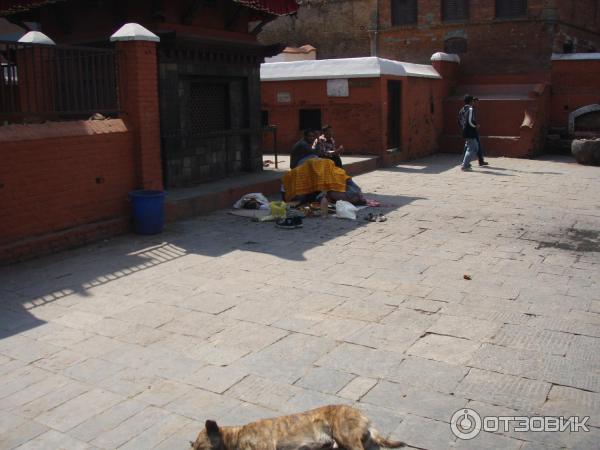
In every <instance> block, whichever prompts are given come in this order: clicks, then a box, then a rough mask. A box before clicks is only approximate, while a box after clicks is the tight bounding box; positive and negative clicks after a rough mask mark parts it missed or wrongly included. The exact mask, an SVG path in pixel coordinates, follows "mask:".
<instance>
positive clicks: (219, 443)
mask: <svg viewBox="0 0 600 450" xmlns="http://www.w3.org/2000/svg"><path fill="white" fill-rule="evenodd" d="M204 426H205V427H206V435H207V436H208V440H209V441H210V446H211V447H212V448H213V449H221V448H223V439H222V438H221V430H220V429H219V425H217V422H215V421H214V420H207V421H206V422H205V423H204Z"/></svg>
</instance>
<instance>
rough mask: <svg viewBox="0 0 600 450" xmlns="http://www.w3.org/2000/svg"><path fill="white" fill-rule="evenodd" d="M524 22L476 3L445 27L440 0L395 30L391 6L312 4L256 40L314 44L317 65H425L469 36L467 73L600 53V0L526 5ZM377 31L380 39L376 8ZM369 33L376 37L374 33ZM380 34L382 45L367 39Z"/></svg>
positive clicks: (424, 1) (485, 1) (345, 0)
mask: <svg viewBox="0 0 600 450" xmlns="http://www.w3.org/2000/svg"><path fill="white" fill-rule="evenodd" d="M527 4H528V9H527V14H526V15H524V16H522V17H516V18H510V19H501V18H496V10H495V0H471V1H470V17H469V19H468V20H467V21H464V22H450V21H444V20H443V18H442V7H441V5H442V0H418V17H417V23H416V24H414V25H403V26H393V25H392V22H391V0H379V1H377V2H375V1H374V0H341V1H336V2H324V1H318V0H315V1H311V2H310V6H305V5H303V6H302V7H301V8H300V10H299V12H298V18H297V19H290V18H287V17H285V18H280V19H278V20H276V21H274V22H272V23H271V24H269V25H268V26H267V27H265V29H264V30H263V32H262V33H261V34H260V35H259V39H260V40H261V41H262V42H265V43H274V42H283V43H286V44H290V45H291V44H297V45H301V44H306V43H310V44H312V45H313V46H315V47H316V48H317V57H318V58H319V59H328V58H340V57H351V56H352V57H356V56H367V55H370V54H371V50H372V49H373V50H374V49H375V47H378V52H377V53H376V55H377V56H380V57H383V58H390V59H395V60H399V61H408V62H416V63H424V64H427V63H428V62H429V57H430V56H431V55H432V54H433V53H435V52H438V51H444V42H445V40H446V39H448V38H452V37H455V38H456V37H458V38H460V37H464V38H465V39H466V41H467V51H466V52H465V53H463V54H461V60H462V64H461V72H462V74H463V75H469V76H471V75H485V74H524V73H532V72H544V71H545V72H548V71H549V69H550V55H551V53H552V51H555V52H562V51H563V44H564V43H566V42H568V41H573V43H574V48H573V51H593V50H594V49H596V51H600V4H599V2H598V1H597V0H572V1H571V0H569V1H564V0H528V2H527ZM376 5H378V7H379V24H378V27H379V30H378V31H377V34H376V33H375V31H374V30H375V28H376V25H375V24H376V22H377V21H376V17H377V8H376ZM369 30H371V31H369ZM375 35H377V36H378V39H377V41H378V44H377V46H375V45H374V44H373V43H371V44H370V40H371V38H372V37H374V36H375Z"/></svg>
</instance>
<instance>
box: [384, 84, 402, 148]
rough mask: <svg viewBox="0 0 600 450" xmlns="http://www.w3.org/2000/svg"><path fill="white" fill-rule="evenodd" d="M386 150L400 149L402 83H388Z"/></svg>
mask: <svg viewBox="0 0 600 450" xmlns="http://www.w3.org/2000/svg"><path fill="white" fill-rule="evenodd" d="M387 87H388V148H395V149H398V150H399V149H400V142H401V139H400V130H401V119H402V115H401V111H402V109H401V107H402V82H401V81H388V85H387Z"/></svg>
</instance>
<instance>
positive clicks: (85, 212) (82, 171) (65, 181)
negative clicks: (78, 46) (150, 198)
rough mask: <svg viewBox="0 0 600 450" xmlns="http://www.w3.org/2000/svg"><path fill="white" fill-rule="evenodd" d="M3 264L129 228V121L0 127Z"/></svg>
mask: <svg viewBox="0 0 600 450" xmlns="http://www.w3.org/2000/svg"><path fill="white" fill-rule="evenodd" d="M0 158H1V159H2V161H3V164H2V165H0V205H1V208H0V210H1V211H2V220H0V262H7V261H14V260H18V259H25V258H27V257H30V256H32V255H39V254H43V253H47V252H49V251H54V250H57V249H61V248H67V247H71V246H73V245H78V244H82V243H85V242H90V241H92V240H97V239H99V238H102V237H104V236H110V235H114V234H116V233H118V232H124V231H126V230H127V229H128V228H129V203H128V201H127V193H128V192H129V191H131V190H132V189H134V188H135V186H136V177H135V158H134V139H133V134H132V133H131V132H130V131H129V130H128V129H127V128H126V126H125V124H124V123H123V121H122V120H118V119H115V120H105V121H86V122H66V123H61V122H58V123H48V124H41V125H11V126H4V127H0Z"/></svg>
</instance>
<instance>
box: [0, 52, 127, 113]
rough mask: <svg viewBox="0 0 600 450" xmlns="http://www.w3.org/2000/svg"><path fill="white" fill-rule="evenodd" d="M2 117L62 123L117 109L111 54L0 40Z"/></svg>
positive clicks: (115, 69) (115, 74)
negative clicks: (53, 120) (69, 119)
mask: <svg viewBox="0 0 600 450" xmlns="http://www.w3.org/2000/svg"><path fill="white" fill-rule="evenodd" d="M0 68H1V70H0V118H2V120H5V121H9V122H19V121H23V120H27V119H28V118H32V117H34V118H44V119H46V120H52V119H56V120H60V119H62V118H84V117H89V116H90V115H91V114H93V113H103V114H110V113H116V112H118V110H119V106H118V95H117V79H116V77H117V73H116V72H117V66H116V58H115V51H114V50H112V49H94V48H85V47H66V46H54V45H41V44H24V43H19V42H12V41H11V42H8V41H0Z"/></svg>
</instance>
